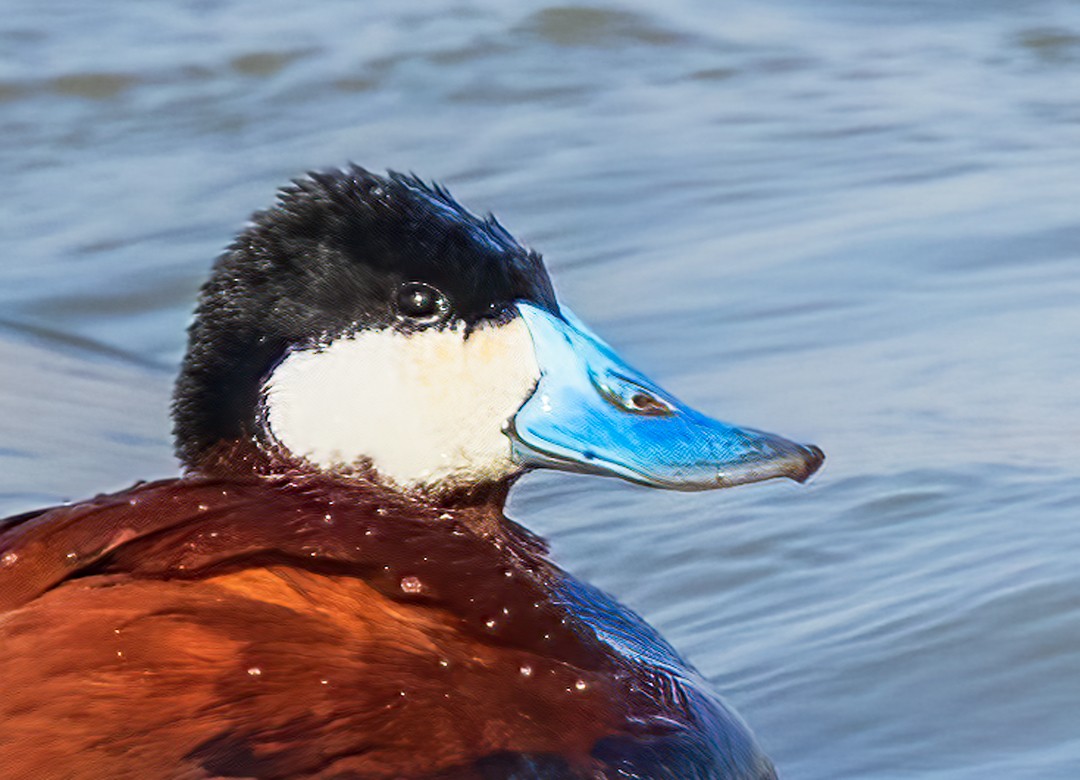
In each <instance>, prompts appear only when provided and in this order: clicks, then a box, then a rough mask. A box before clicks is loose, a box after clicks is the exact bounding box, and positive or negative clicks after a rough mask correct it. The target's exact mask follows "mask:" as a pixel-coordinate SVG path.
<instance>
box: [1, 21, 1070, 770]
mask: <svg viewBox="0 0 1080 780" xmlns="http://www.w3.org/2000/svg"><path fill="white" fill-rule="evenodd" d="M508 6H510V7H508ZM665 7H666V8H667V9H668V10H664V11H658V10H657V9H656V4H654V3H647V2H644V0H639V1H635V0H627V1H626V2H618V3H616V2H611V1H609V0H598V2H593V3H590V4H587V5H584V4H550V3H543V2H536V1H535V0H529V1H527V2H519V3H515V4H506V3H498V2H494V0H460V1H459V2H448V3H444V4H442V6H441V9H440V10H439V11H438V12H437V13H433V12H432V10H431V9H432V5H431V4H430V3H422V2H419V1H418V0H397V1H396V2H393V3H390V2H378V1H370V2H365V3H353V2H345V1H344V0H338V1H329V2H323V3H319V4H318V6H317V8H313V7H308V6H303V5H301V4H296V3H289V2H283V1H282V0H260V1H259V2H255V1H254V0H223V1H222V2H214V3H210V2H198V1H195V0H192V1H191V2H175V1H170V2H164V1H163V0H157V1H156V2H143V3H139V4H136V5H133V4H131V3H121V2H118V0H112V1H111V2H109V1H108V0H101V1H100V2H96V3H93V4H85V3H76V2H72V1H71V0H67V1H66V2H65V0H50V2H47V3H38V2H30V0H9V2H8V3H7V4H6V5H5V14H4V15H3V16H2V18H0V136H2V137H3V138H4V144H3V145H0V173H2V175H3V181H4V197H3V198H2V199H0V228H2V233H0V235H2V236H3V244H2V252H3V260H2V261H0V360H2V365H3V369H2V370H0V466H2V469H0V512H3V513H5V514H6V513H12V512H17V511H20V510H25V509H30V508H32V507H34V506H38V505H41V504H43V503H46V502H53V501H59V500H63V499H78V498H81V497H84V496H86V495H88V494H91V493H93V492H97V491H100V490H109V489H116V488H120V487H123V486H125V485H126V484H129V483H130V482H132V481H134V480H135V479H139V478H150V477H157V476H166V475H169V474H171V473H174V471H175V468H176V467H175V464H174V463H173V461H172V457H171V453H170V445H169V442H168V423H167V421H166V419H165V413H166V409H167V404H168V392H169V383H170V381H171V375H172V373H173V370H174V367H175V365H176V362H177V361H178V359H179V356H180V354H181V351H182V349H183V338H184V336H183V329H184V327H185V326H186V324H187V321H188V317H189V311H190V308H191V302H192V300H193V296H194V293H195V290H196V288H197V286H198V284H199V283H200V281H201V279H202V278H203V276H204V274H205V272H206V269H207V268H208V266H209V263H210V262H211V260H212V258H213V257H214V256H215V255H216V254H217V253H218V252H219V251H220V250H221V248H222V247H223V246H224V245H225V244H226V243H227V242H228V240H229V238H230V236H231V235H232V234H233V233H234V232H235V231H236V230H237V229H238V228H239V227H240V226H241V225H242V224H243V220H244V219H245V217H246V216H247V215H248V214H249V213H250V212H251V211H252V210H254V209H256V208H260V207H263V206H265V205H267V204H268V203H269V202H270V200H271V198H272V192H273V190H274V188H275V187H277V186H278V185H280V184H281V183H283V182H284V181H286V180H288V178H289V177H291V176H294V175H297V174H298V173H300V172H302V171H304V170H306V169H309V168H315V167H322V166H328V165H334V164H339V163H342V162H344V161H346V160H350V159H351V160H355V161H357V162H359V163H362V164H365V165H368V166H370V167H373V168H376V169H381V168H386V167H391V168H397V169H403V170H414V171H416V172H417V173H420V174H422V175H423V176H425V177H431V178H436V179H438V180H441V181H443V182H444V183H446V184H448V185H449V186H450V187H451V188H452V190H453V191H454V193H455V194H456V195H457V196H458V197H459V198H460V199H461V200H463V201H464V202H465V203H467V204H468V205H470V206H472V207H473V208H475V209H477V210H488V209H490V210H494V211H496V212H497V213H498V214H499V215H500V217H501V219H502V220H503V222H504V223H505V224H506V225H507V226H508V227H510V228H511V229H512V230H513V231H514V232H515V233H516V234H517V235H518V236H519V237H520V238H522V239H523V240H525V241H527V242H529V243H530V244H532V245H533V246H535V247H536V248H537V249H539V250H541V251H542V252H543V253H544V254H545V256H546V257H547V259H548V263H549V265H550V267H551V269H552V272H553V274H554V276H555V281H556V284H557V286H558V288H559V290H560V293H561V295H562V297H563V298H564V300H565V301H567V302H568V303H569V304H570V305H571V306H572V307H573V308H574V310H575V311H576V312H577V313H578V314H579V315H580V316H582V317H583V318H584V319H586V320H587V321H589V322H590V323H591V324H593V325H594V326H595V327H596V329H597V330H598V331H600V332H601V333H602V334H604V335H605V337H606V338H607V339H608V340H610V341H611V342H612V343H613V344H614V345H615V346H616V347H618V348H619V349H620V350H621V351H622V352H623V353H624V354H625V355H626V356H627V357H628V358H629V359H631V361H632V362H634V363H635V364H637V365H638V366H640V367H641V368H644V369H647V370H648V371H649V372H650V373H651V374H653V375H654V376H655V377H656V378H658V379H659V380H661V381H663V382H664V383H665V384H666V385H667V386H669V387H670V388H672V389H673V390H674V391H675V392H677V393H678V394H679V395H681V396H682V397H683V398H685V399H686V400H687V401H690V402H692V403H693V404H695V405H697V406H699V407H701V408H703V409H706V410H708V411H711V412H713V413H715V414H717V415H718V416H720V417H723V418H726V419H730V420H733V421H737V422H740V423H744V424H748V425H753V426H758V427H763V428H767V429H770V430H776V431H779V432H782V433H785V434H787V435H789V436H791V437H794V438H800V439H803V440H807V441H814V442H816V443H817V444H819V445H821V446H822V447H823V448H824V449H825V450H826V451H827V453H828V455H829V461H828V462H827V464H826V467H825V469H824V471H823V472H822V473H821V474H820V476H819V477H818V478H817V479H816V480H815V481H814V482H813V483H812V484H811V485H809V486H797V485H794V484H770V485H763V486H753V487H747V488H741V489H736V490H732V491H727V492H722V493H716V494H707V495H673V494H665V493H658V492H650V491H647V490H644V489H641V488H636V487H634V486H630V485H623V484H620V483H616V482H613V481H605V480H598V479H588V478H574V477H570V476H563V475H536V476H534V477H531V478H530V479H529V480H527V482H526V484H524V485H523V486H521V488H519V489H518V491H517V492H516V494H515V495H514V497H513V500H512V509H513V512H514V514H515V515H516V516H517V517H518V518H519V519H521V520H523V521H525V522H527V523H528V524H530V525H531V526H532V527H534V528H536V529H537V530H539V531H541V532H542V533H544V534H546V535H548V536H549V537H550V538H551V539H552V540H553V543H554V547H555V551H556V555H557V557H558V558H559V560H560V561H561V562H562V563H564V564H565V565H566V566H568V567H569V568H570V569H571V570H573V571H575V572H576V573H578V574H580V575H581V576H584V577H586V578H588V579H591V580H593V581H595V582H596V583H598V584H600V585H601V586H603V587H604V588H606V589H608V590H610V591H612V592H613V593H615V594H617V595H618V596H619V597H620V598H622V599H623V600H625V601H626V602H628V603H629V604H630V605H632V606H633V607H634V608H636V609H638V610H639V611H641V612H642V613H643V614H644V615H646V616H647V617H648V618H649V619H650V620H651V621H653V622H654V623H655V624H656V625H658V627H660V628H661V629H662V630H663V631H664V632H665V633H666V634H667V635H668V637H669V638H671V639H672V640H673V641H674V642H675V644H676V645H677V646H678V647H680V648H681V649H683V650H685V651H686V652H687V654H688V655H689V656H690V657H691V658H692V659H693V660H694V662H695V663H696V664H697V665H698V666H699V667H700V668H701V669H702V671H703V672H705V673H706V674H707V675H708V676H709V677H710V678H712V679H713V680H714V681H715V682H716V684H717V685H718V687H720V688H721V689H722V690H724V691H725V692H726V694H727V695H728V697H729V698H730V699H731V700H732V701H733V702H734V703H735V704H736V706H737V707H738V708H739V709H740V711H741V712H742V713H743V714H744V715H745V716H746V717H747V719H748V720H750V722H751V723H752V724H753V726H754V728H755V730H756V731H757V732H758V734H759V735H760V737H761V738H762V741H763V742H764V743H765V744H766V746H767V747H768V749H769V751H770V753H771V754H772V755H773V757H774V759H775V760H776V762H777V764H778V766H779V768H780V770H781V774H782V776H783V777H785V778H788V779H789V780H815V779H820V780H838V779H839V778H852V779H854V778H860V779H862V780H866V779H868V778H872V779H874V780H885V779H886V778H911V777H918V778H941V780H945V779H946V778H947V779H948V780H967V779H969V778H970V780H975V779H976V778H978V779H979V780H982V779H983V778H987V777H994V778H1016V780H1027V778H1034V777H1038V778H1040V780H1054V779H1055V778H1061V779H1062V780H1065V779H1066V778H1068V779H1069V780H1072V779H1073V778H1075V777H1077V771H1078V767H1080V654H1078V653H1077V651H1076V648H1077V647H1078V645H1080V566H1078V565H1077V563H1076V562H1077V561H1078V560H1080V522H1078V520H1080V457H1078V456H1080V444H1078V442H1080V409H1078V404H1077V403H1076V400H1077V398H1078V396H1080V349H1078V348H1077V344H1080V307H1078V306H1077V301H1078V300H1080V210H1078V208H1077V204H1078V203H1080V4H1078V3H1076V2H1066V1H1065V0H1061V1H1060V2H1008V3H1006V2H1001V1H1000V0H989V1H987V2H980V3H965V2H961V0H919V1H918V2H910V1H908V2H900V1H899V0H885V1H883V2H878V3H862V2H856V1H855V0H826V1H825V2H816V3H809V2H798V1H797V0H790V1H789V2H776V3H769V4H762V3H751V2H734V3H723V4H717V3H708V2H705V1H704V0H680V1H679V2H674V3H668V4H665Z"/></svg>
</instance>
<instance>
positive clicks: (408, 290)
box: [394, 282, 450, 325]
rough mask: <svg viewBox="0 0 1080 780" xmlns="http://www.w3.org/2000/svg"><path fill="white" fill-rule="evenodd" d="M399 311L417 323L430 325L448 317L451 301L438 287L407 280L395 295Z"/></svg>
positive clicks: (402, 315)
mask: <svg viewBox="0 0 1080 780" xmlns="http://www.w3.org/2000/svg"><path fill="white" fill-rule="evenodd" d="M394 305H395V307H396V308H397V313H398V315H399V316H400V317H402V318H403V319H406V320H408V321H409V322H411V323H414V324H417V325H428V324H431V323H434V322H440V321H442V320H444V319H446V317H447V315H449V314H450V301H449V300H447V298H446V296H445V295H443V294H442V292H440V291H439V290H438V289H437V288H435V287H432V286H431V285H430V284H425V283H424V282H405V284H403V285H401V286H400V287H399V288H398V289H397V293H396V294H395V296H394Z"/></svg>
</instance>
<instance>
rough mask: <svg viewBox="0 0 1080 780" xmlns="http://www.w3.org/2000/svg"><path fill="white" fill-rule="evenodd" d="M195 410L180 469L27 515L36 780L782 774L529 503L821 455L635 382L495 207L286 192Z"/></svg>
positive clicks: (25, 762)
mask: <svg viewBox="0 0 1080 780" xmlns="http://www.w3.org/2000/svg"><path fill="white" fill-rule="evenodd" d="M174 420H175V434H176V446H177V452H178V454H179V456H180V458H181V460H182V461H183V463H184V465H185V468H186V474H185V476H183V477H182V478H180V479H173V480H167V481H162V482H156V483H151V484H141V485H137V486H135V487H133V488H131V489H129V490H126V491H124V492H122V493H118V494H115V495H108V496H99V497H98V498H95V499H92V500H89V501H86V502H83V503H79V504H75V505H71V506H64V507H57V508H53V509H47V510H41V511H38V512H31V513H28V514H25V515H21V516H19V517H15V518H10V519H9V520H7V521H5V522H4V523H0V528H2V531H0V669H2V670H3V681H4V684H3V695H2V696H0V768H2V769H0V774H2V775H3V776H4V777H11V778H31V777H32V778H68V779H70V780H79V779H87V780H91V779H98V778H111V779H116V778H140V779H145V778H174V779H176V780H181V779H183V780H195V779H196V778H224V777H230V778H240V777H243V778H337V779H339V780H341V779H344V778H354V779H357V780H361V779H363V780H368V779H371V780H374V779H375V778H386V779H389V778H416V779H420V778H431V779H434V778H443V779H444V780H446V779H450V778H516V779H518V780H528V779H529V778H534V779H537V780H539V779H540V778H544V779H545V780H554V779H558V778H565V779H569V778H591V779H599V778H611V779H614V778H653V779H657V780H659V779H662V778H668V779H670V780H691V779H692V778H701V779H704V778H712V779H714V780H765V779H766V778H773V777H775V773H774V770H773V768H772V765H771V763H770V762H769V760H768V759H767V758H766V757H765V755H764V754H763V753H762V751H761V750H760V749H759V747H758V745H757V743H756V742H755V741H754V738H753V736H752V735H751V733H750V731H749V730H748V729H747V727H746V726H745V725H744V724H743V722H742V721H741V720H740V719H739V718H738V716H737V715H735V714H734V712H733V711H732V710H730V709H729V708H728V707H727V706H726V705H725V704H724V703H723V702H722V701H721V700H720V699H719V698H718V697H717V696H716V695H715V694H714V693H713V692H712V691H711V690H710V688H709V686H708V685H707V684H706V683H705V682H704V681H703V680H702V679H701V677H700V676H699V675H698V674H697V673H696V672H695V671H694V670H693V669H692V668H691V667H690V666H689V665H688V664H687V663H686V662H685V661H683V660H682V659H681V658H680V657H679V655H678V654H677V653H676V652H675V651H674V650H673V649H672V648H671V647H670V646H669V645H668V644H667V643H666V642H664V640H663V639H661V638H660V636H659V635H658V634H657V633H656V632H655V631H654V630H653V629H652V628H650V627H649V626H648V625H647V624H645V623H644V622H643V621H642V620H641V619H640V618H639V617H637V616H636V615H635V614H633V613H632V612H630V611H629V610H627V609H626V608H624V607H622V606H620V605H619V604H617V603H616V602H615V601H613V600H612V599H611V598H610V597H608V596H607V595H605V594H603V593H601V592H600V591H598V590H596V589H594V588H592V587H590V586H588V585H586V584H584V583H582V582H579V581H578V580H575V579H574V578H573V577H571V576H570V575H568V574H567V573H565V572H564V571H562V570H560V569H559V568H557V567H556V566H555V565H553V564H552V563H551V562H550V561H549V560H548V558H547V556H546V548H545V545H544V543H543V541H542V540H540V539H538V538H537V537H535V536H533V535H532V534H530V533H529V532H528V531H526V530H525V529H524V528H522V527H521V526H519V525H517V524H516V523H514V522H513V521H511V520H509V519H507V518H506V517H505V516H504V515H503V504H504V501H505V499H506V496H507V493H508V491H509V489H510V486H511V485H512V484H513V482H514V480H515V479H517V478H518V477H519V476H520V475H521V474H522V473H523V472H525V471H526V470H528V469H532V468H538V467H547V468H557V469H567V470H571V471H579V472H588V473H592V474H606V475H614V476H618V477H622V478H624V479H628V480H632V481H634V482H638V483H641V484H645V485H651V486H655V487H664V488H672V489H676V490H705V489H710V488H719V487H726V486H730V485H736V484H740V483H746V482H755V481H759V480H764V479H770V478H773V477H782V476H783V477H790V478H793V479H796V480H799V481H803V480H805V479H807V478H808V477H809V476H810V475H811V474H812V473H814V471H815V470H816V469H817V468H818V467H819V466H820V464H821V462H822V459H823V455H822V453H821V451H820V450H818V449H817V448H816V447H813V446H804V445H798V444H794V443H792V442H789V441H787V440H785V439H782V438H780V437H778V436H774V435H771V434H767V433H763V432H760V431H754V430H749V429H742V428H737V427H734V426H731V425H728V424H725V423H721V422H717V421H715V420H713V419H710V418H708V417H706V416H705V415H702V414H701V413H699V412H697V411H694V410H693V409H691V408H688V407H687V406H686V405H685V404H683V403H681V402H680V401H678V400H677V399H676V398H675V397H673V396H672V395H670V394H669V393H667V392H665V391H664V390H662V389H661V388H659V387H658V386H657V385H656V384H654V383H653V382H651V381H650V380H649V379H647V378H646V377H645V376H643V375H642V374H640V373H639V372H638V371H636V370H634V369H633V368H631V367H630V366H628V365H627V364H626V363H625V362H623V361H622V360H621V359H620V358H619V357H618V356H617V355H616V354H615V352H614V351H613V350H612V349H611V347H609V346H608V345H607V344H605V343H604V342H603V341H601V340H600V339H599V338H598V337H597V336H596V335H594V334H593V333H592V332H591V331H590V330H589V329H588V328H586V327H585V326H584V325H583V324H582V323H581V322H580V321H579V320H577V319H576V318H575V317H574V316H573V315H572V314H571V313H570V312H569V311H567V310H566V309H565V308H564V307H561V306H560V305H559V303H558V301H557V299H556V297H555V293H554V291H553V289H552V285H551V282H550V280H549V278H548V275H547V272H546V271H545V269H544V266H543V263H542V261H541V259H540V257H539V255H537V254H535V253H534V252H531V251H529V250H527V249H526V248H524V247H523V246H522V245H520V244H519V243H518V242H517V241H516V240H514V238H513V237H512V236H510V234H509V233H507V231H506V230H505V229H503V227H502V226H500V225H499V223H498V222H497V221H496V220H495V219H494V218H493V217H490V216H489V217H485V218H478V217H476V216H474V215H473V214H471V213H469V212H468V211H466V210H465V209H464V208H462V207H461V206H460V205H459V204H458V203H457V202H456V201H455V200H454V199H453V198H452V197H451V196H450V195H449V193H447V191H446V190H444V189H442V188H439V187H433V186H429V185H426V184H424V183H423V182H421V181H420V180H418V179H416V178H414V177H411V176H403V175H400V174H394V173H391V174H389V175H387V176H379V175H375V174H372V173H370V172H368V171H366V170H364V169H361V168H358V167H350V168H347V169H345V170H341V171H332V172H328V173H318V174H311V175H309V176H307V177H305V178H302V179H300V180H298V181H297V182H295V184H294V185H293V186H291V187H288V188H286V189H284V190H282V191H281V193H280V195H279V198H278V202H277V204H276V205H275V206H274V207H272V208H270V209H269V210H267V211H264V212H260V213H258V214H256V215H255V216H254V219H253V222H252V224H251V225H250V226H249V227H248V228H247V229H246V230H244V231H243V232H242V233H241V234H240V235H239V236H238V238H237V239H236V240H235V241H234V243H233V244H232V245H231V247H229V249H228V250H227V251H226V252H225V254H224V255H223V256H222V257H221V258H220V259H219V260H218V262H217V264H216V265H215V267H214V271H213V274H212V276H211V278H210V280H209V281H208V282H207V283H206V285H205V286H204V287H203V290H202V294H201V297H200V300H199V304H198V309H197V313H196V318H195V321H194V324H193V325H192V327H191V329H190V342H189V348H188V352H187V355H186V357H185V359H184V362H183V367H182V369H181V373H180V378H179V381H178V383H177V386H176V394H175V403H174Z"/></svg>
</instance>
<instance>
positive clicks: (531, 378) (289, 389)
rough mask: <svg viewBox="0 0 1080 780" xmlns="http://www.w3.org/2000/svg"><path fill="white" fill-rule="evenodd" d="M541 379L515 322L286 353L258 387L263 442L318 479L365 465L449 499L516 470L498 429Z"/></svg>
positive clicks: (375, 333) (359, 337)
mask: <svg viewBox="0 0 1080 780" xmlns="http://www.w3.org/2000/svg"><path fill="white" fill-rule="evenodd" d="M539 378H540V370H539V368H538V366H537V364H536V357H535V354H534V352H533V345H532V339H531V338H530V336H529V332H528V329H527V328H526V326H525V324H524V323H523V322H522V321H521V319H520V318H514V319H513V320H511V321H510V322H508V323H506V324H503V325H488V326H483V327H480V328H478V329H476V330H474V331H472V332H471V333H469V334H468V337H467V338H466V335H465V330H464V328H463V327H458V328H452V329H444V330H425V331H420V332H417V333H413V334H409V335H406V334H403V333H399V332H398V331H395V330H392V329H387V330H370V331H360V332H358V333H356V334H355V335H353V336H350V337H342V338H340V339H337V340H335V341H332V342H330V343H329V344H328V345H326V346H324V347H320V348H317V349H315V348H313V349H309V350H298V351H295V352H292V353H290V354H289V355H287V356H286V358H285V359H284V360H283V361H282V362H281V363H280V364H279V365H278V367H277V368H276V369H275V370H274V372H273V373H272V374H271V376H270V377H269V379H268V380H267V381H266V384H265V386H264V391H263V392H264V404H265V410H266V418H265V419H266V422H267V426H268V428H269V430H268V433H269V434H270V436H271V437H272V438H273V439H274V440H275V441H276V442H277V443H278V444H279V445H280V446H282V447H284V448H285V449H287V450H288V451H289V452H290V453H291V454H292V455H293V456H296V457H300V458H302V459H304V460H306V461H307V462H309V463H311V464H312V465H314V466H316V467H318V468H320V469H325V470H342V469H348V468H350V467H354V466H357V465H360V464H363V465H370V466H371V467H373V468H374V470H375V471H376V473H377V475H378V477H379V478H380V479H381V480H383V481H384V482H386V483H388V484H390V485H392V486H394V487H397V488H400V489H406V490H408V489H418V488H421V489H428V490H451V489H454V488H459V487H464V486H467V485H471V484H475V483H478V482H487V481H494V480H500V479H504V478H506V477H509V476H512V475H513V474H514V473H516V471H517V470H518V466H517V465H516V464H515V463H514V461H513V460H512V459H511V456H510V440H509V439H508V438H507V437H506V436H505V435H504V434H503V432H502V429H503V426H504V425H505V423H506V421H507V420H509V419H510V418H511V417H512V416H513V415H514V413H515V412H517V410H518V409H519V408H520V407H521V405H522V404H523V403H524V402H525V401H526V399H527V398H528V397H529V396H530V395H531V394H532V391H533V389H534V388H535V387H536V383H537V381H538V380H539Z"/></svg>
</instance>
